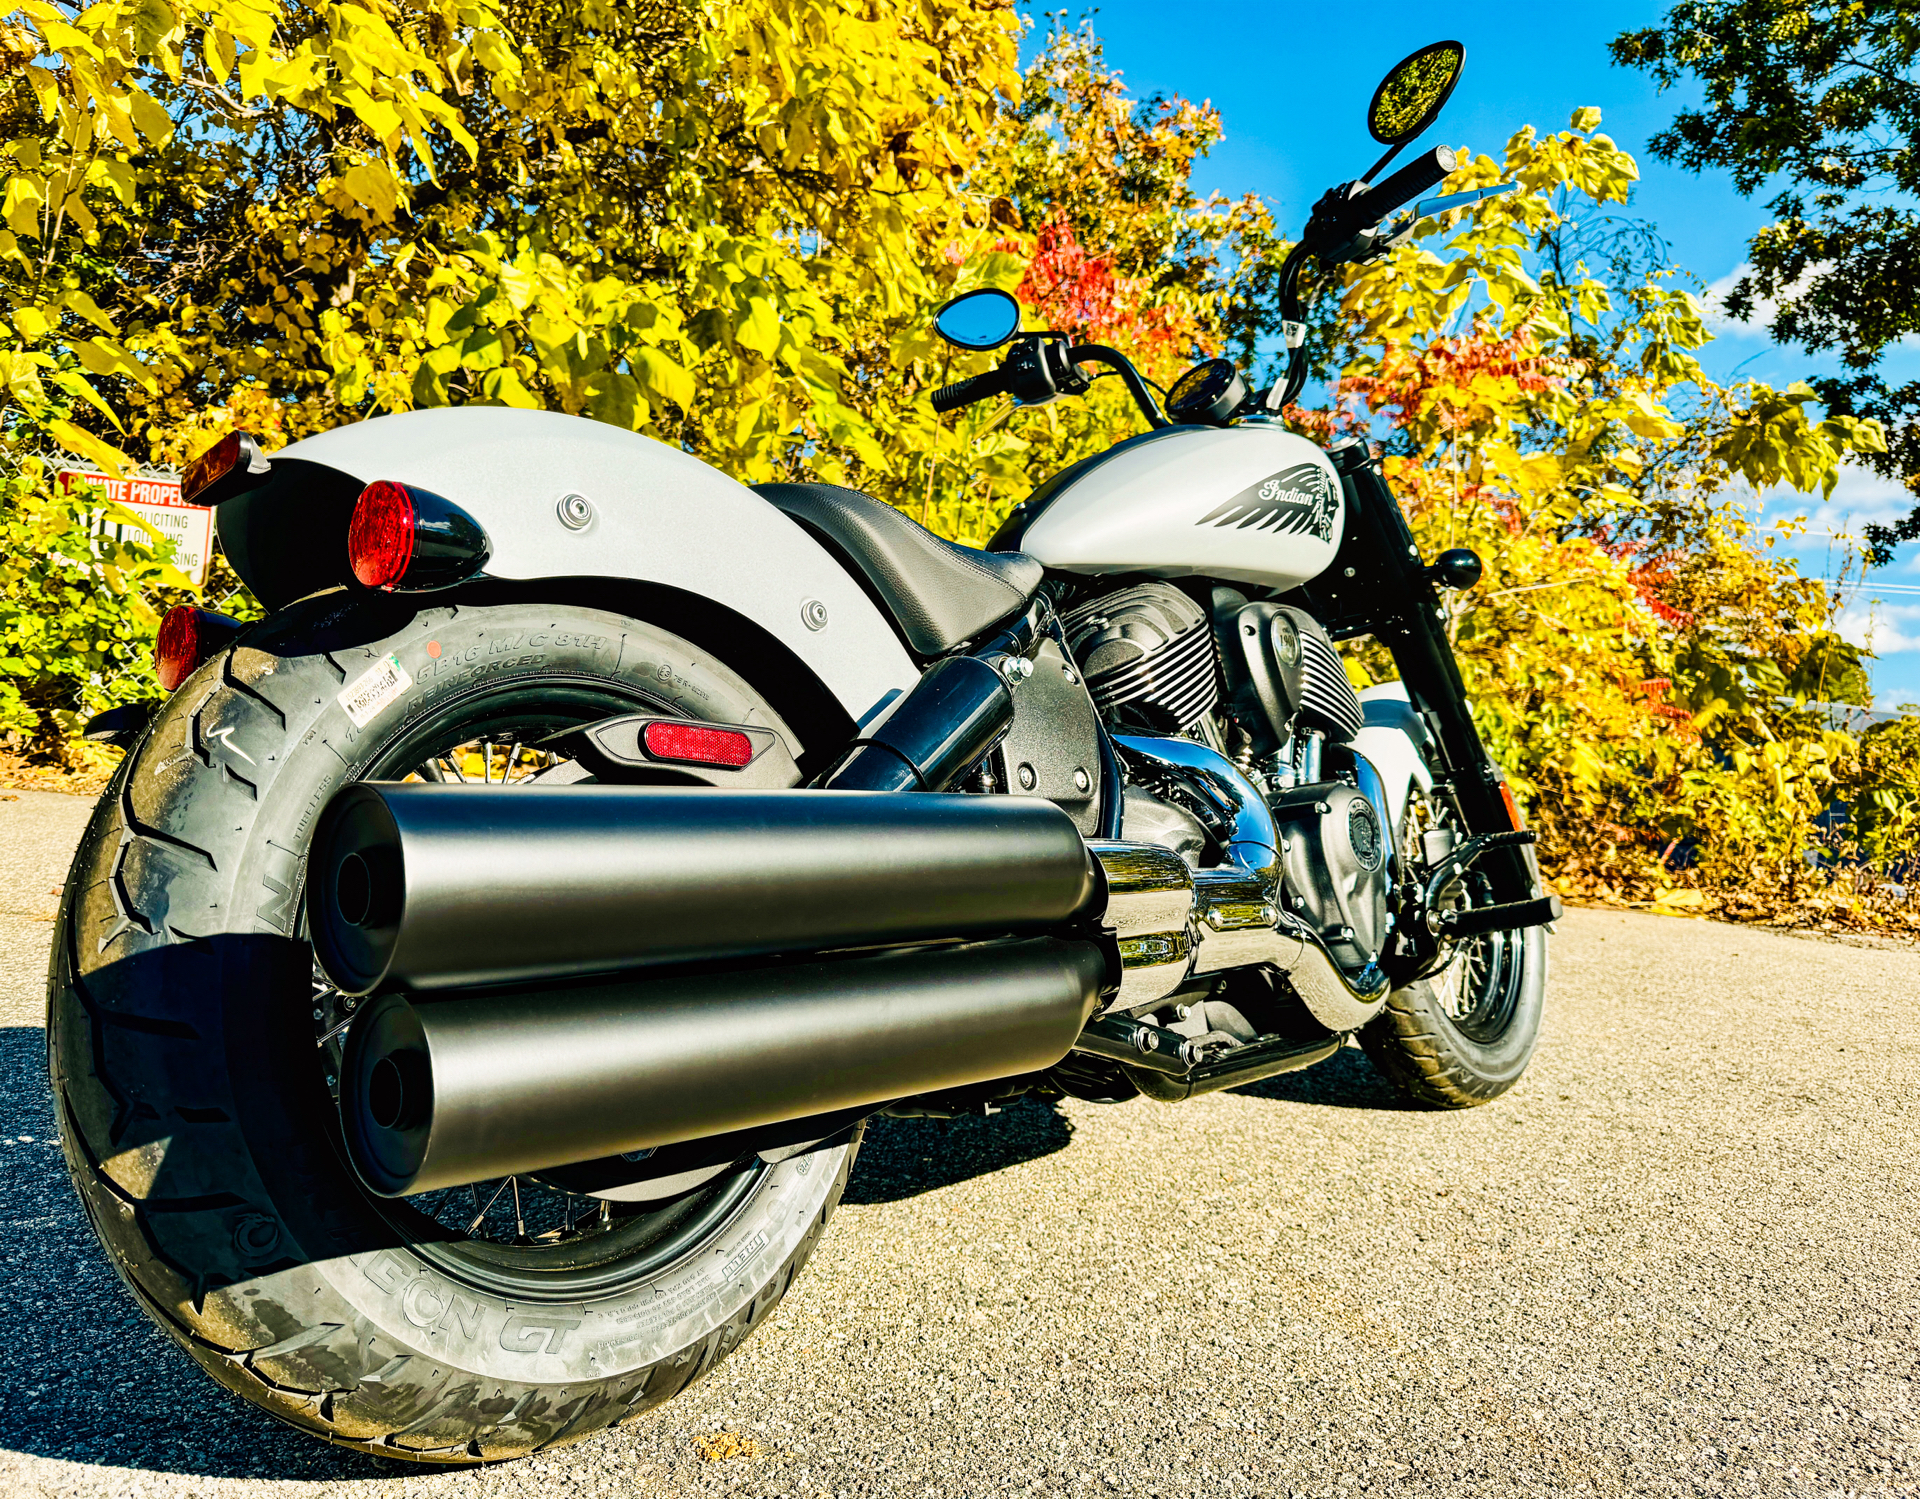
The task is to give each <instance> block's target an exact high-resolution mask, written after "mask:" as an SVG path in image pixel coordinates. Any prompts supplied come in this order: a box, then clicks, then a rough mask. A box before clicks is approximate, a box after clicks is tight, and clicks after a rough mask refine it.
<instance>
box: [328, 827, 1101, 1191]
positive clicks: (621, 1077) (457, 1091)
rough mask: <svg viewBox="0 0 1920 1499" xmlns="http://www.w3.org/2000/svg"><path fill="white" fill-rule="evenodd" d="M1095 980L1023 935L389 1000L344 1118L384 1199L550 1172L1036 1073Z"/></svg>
mask: <svg viewBox="0 0 1920 1499" xmlns="http://www.w3.org/2000/svg"><path fill="white" fill-rule="evenodd" d="M521 794H522V795H524V793H521ZM696 795H697V796H698V797H700V798H702V799H705V798H709V797H713V796H714V795H716V793H712V792H702V793H697V794H696ZM911 799H912V800H916V801H944V800H946V798H943V797H926V796H923V797H914V798H911ZM956 800H957V798H956ZM983 800H984V798H983ZM1068 826H1069V827H1071V824H1068ZM1106 981H1107V957H1106V954H1105V953H1104V952H1103V951H1102V949H1101V947H1100V946H1099V945H1098V944H1096V943H1093V942H1080V941H1065V940H1060V939H1056V938H1029V939H1025V940H1002V941H997V942H981V943H972V944H967V945H962V946H953V947H923V948H917V949H910V950H904V951H901V950H895V951H891V952H882V953H868V954H861V955H857V956H852V957H844V958H838V959H828V960H816V961H813V962H806V963H781V964H765V965H761V966H757V967H754V968H750V969H735V970H732V971H727V972H720V973H711V972H709V973H683V974H676V975H672V976H667V977H657V978H645V979H631V978H628V979H616V980H612V981H602V982H600V983H596V984H592V985H580V986H575V987H571V988H566V989H560V990H554V989H547V990H543V991H541V992H537V993H502V992H494V993H489V994H483V995H479V996H455V997H447V998H443V999H437V1000H433V1001H429V1002H425V1003H418V1004H415V1003H410V1002H408V1001H407V1000H405V999H403V998H402V997H400V996H399V995H392V994H390V995H387V996H385V997H384V998H382V999H380V1000H379V1001H377V1002H376V1003H375V1004H374V1005H373V1006H371V1007H370V1009H369V1011H368V1013H366V1014H365V1015H363V1016H362V1017H361V1018H360V1019H359V1021H358V1022H357V1023H356V1024H355V1025H354V1028H353V1030H352V1032H351V1035H350V1038H349V1041H348V1045H347V1053H346V1065H345V1068H344V1070H343V1073H342V1076H341V1088H340V1114H341V1122H342V1124H343V1126H344V1132H345V1135H346V1141H347V1147H348V1150H349V1152H350V1153H351V1155H352V1157H353V1162H354V1165H355V1167H356V1168H357V1169H358V1170H359V1172H360V1175H361V1178H362V1179H363V1180H364V1181H365V1182H366V1183H367V1185H368V1186H369V1187H371V1188H372V1189H373V1190H374V1191H375V1192H378V1193H381V1194H382V1195H384V1196H389V1197H397V1196H401V1195H404V1194H406V1193H409V1192H424V1191H428V1190H431V1189H433V1188H436V1187H450V1186H459V1185H461V1184H462V1183H465V1182H473V1181H482V1180H485V1179H487V1178H490V1177H497V1176H507V1175H511V1174H514V1173H520V1172H533V1171H543V1170H551V1169H553V1168H556V1167H560V1166H566V1165H571V1164H573V1163H575V1162H578V1161H588V1160H596V1159H599V1158H601V1157H603V1156H613V1155H619V1154H622V1153H624V1152H626V1151H632V1150H641V1149H644V1148H647V1147H649V1146H658V1145H671V1144H675V1143H677V1142H679V1141H683V1140H693V1139H701V1138H705V1137H707V1136H709V1135H717V1134H723V1133H726V1132H728V1131H732V1130H739V1129H748V1128H752V1127H755V1126H760V1125H770V1124H779V1123H783V1122H785V1121H787V1120H791V1119H802V1118H809V1117H812V1116H814V1115H818V1114H827V1113H830V1112H832V1111H834V1110H836V1109H846V1108H852V1107H860V1106H865V1105H870V1104H880V1103H885V1102H888V1101H890V1100H892V1099H895V1098H901V1097H905V1096H907V1095H909V1094H915V1093H925V1092H932V1091H935V1090H938V1089H942V1088H953V1087H960V1086H963V1085H965V1084H967V1083H978V1082H986V1081H988V1080H989V1079H993V1078H1001V1077H1011V1076H1014V1075H1016V1074H1019V1073H1023V1072H1032V1071H1037V1070H1039V1069H1041V1068H1044V1067H1050V1066H1052V1065H1053V1064H1054V1063H1055V1062H1058V1061H1059V1060H1060V1059H1061V1058H1062V1057H1063V1056H1065V1055H1066V1053H1067V1049H1068V1048H1069V1047H1070V1046H1072V1044H1073V1042H1074V1039H1075V1037H1077V1036H1078V1035H1079V1033H1080V1029H1081V1027H1082V1025H1084V1024H1085V1022H1086V1020H1087V1017H1088V1016H1089V1015H1091V1014H1092V1012H1093V1010H1094V1008H1095V1006H1096V1004H1097V1002H1098V996H1099V994H1100V991H1101V988H1102V987H1103V985H1104V984H1105V983H1106Z"/></svg>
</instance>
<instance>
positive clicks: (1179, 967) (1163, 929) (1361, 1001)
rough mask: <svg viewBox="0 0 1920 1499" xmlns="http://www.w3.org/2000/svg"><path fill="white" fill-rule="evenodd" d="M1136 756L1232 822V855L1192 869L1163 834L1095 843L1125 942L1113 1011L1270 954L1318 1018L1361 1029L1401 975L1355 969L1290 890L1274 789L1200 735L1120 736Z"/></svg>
mask: <svg viewBox="0 0 1920 1499" xmlns="http://www.w3.org/2000/svg"><path fill="white" fill-rule="evenodd" d="M1114 742H1115V743H1116V744H1117V745H1118V746H1119V747H1120V748H1122V749H1123V750H1124V751H1125V752H1126V753H1127V754H1128V756H1129V757H1131V758H1134V759H1136V760H1141V761H1145V762H1147V763H1149V764H1151V765H1152V766H1153V768H1154V770H1155V771H1156V772H1157V773H1159V774H1161V775H1164V776H1166V777H1167V778H1168V779H1169V780H1172V781H1175V782H1177V783H1178V784H1179V785H1180V786H1181V787H1182V788H1183V789H1184V790H1185V791H1186V792H1188V793H1189V794H1190V795H1191V796H1192V797H1193V798H1194V799H1195V800H1196V801H1198V802H1199V803H1200V804H1201V805H1203V806H1205V807H1207V808H1208V809H1209V811H1210V813H1211V814H1212V820H1213V821H1214V822H1215V823H1216V825H1217V826H1218V827H1219V828H1221V829H1222V830H1224V833H1225V836H1224V837H1223V838H1222V840H1221V841H1222V842H1223V843H1224V844H1225V846H1226V851H1227V860H1228V862H1226V863H1224V864H1221V865H1218V866H1217V867H1215V868H1212V869H1199V870H1196V869H1191V868H1189V867H1188V865H1187V863H1186V861H1185V860H1184V859H1182V858H1181V857H1180V856H1179V855H1178V854H1176V853H1174V852H1173V851H1172V850H1171V849H1166V848H1162V847H1160V846H1159V845H1158V844H1145V843H1123V842H1105V841H1102V842H1092V843H1089V845H1088V847H1089V848H1090V849H1091V850H1092V852H1093V855H1094V858H1095V859H1096V860H1097V861H1098V862H1099V864H1100V867H1101V869H1102V870H1103V871H1104V872H1105V874H1106V882H1107V910H1106V924H1107V925H1108V926H1110V927H1111V928H1112V929H1113V931H1114V934H1115V936H1116V938H1117V940H1118V942H1119V946H1120V962H1121V978H1120V988H1119V992H1118V993H1117V994H1115V996H1114V997H1113V1000H1112V1002H1111V1003H1110V1004H1109V1005H1108V1007H1107V1013H1109V1014H1117V1013H1130V1012H1137V1011H1140V1010H1143V1009H1146V1008H1147V1007H1149V1006H1150V1005H1152V1004H1153V1002H1154V1001H1156V1000H1160V999H1165V998H1167V997H1168V996H1169V995H1172V994H1174V993H1175V992H1176V991H1178V990H1179V989H1180V988H1181V987H1182V986H1183V985H1184V984H1186V983H1187V982H1188V980H1190V979H1192V978H1195V977H1198V976H1200V975H1203V974H1209V973H1219V972H1222V971H1224V970H1226V969H1229V968H1241V967H1245V966H1248V965H1250V964H1260V963H1267V964H1271V965H1272V966H1273V967H1275V968H1277V969H1279V970H1280V971H1281V972H1283V973H1285V974H1286V975H1287V978H1288V980H1289V981H1290V982H1291V983H1292V985H1293V987H1294V989H1295V990H1296V991H1297V992H1298V994H1299V995H1300V998H1301V1000H1302V1001H1303V1002H1304V1003H1305V1005H1306V1007H1307V1010H1308V1012H1309V1013H1311V1014H1312V1016H1313V1018H1314V1019H1315V1020H1317V1021H1318V1022H1319V1023H1320V1024H1321V1025H1323V1026H1325V1027H1326V1028H1327V1029H1328V1030H1330V1031H1351V1030H1358V1029H1359V1028H1360V1027H1361V1026H1363V1025H1365V1024H1366V1023H1367V1022H1368V1021H1369V1020H1371V1019H1373V1017H1374V1016H1375V1015H1377V1014H1379V1013H1380V1010H1381V1007H1382V1006H1383V1005H1385V1004H1386V1001H1387V993H1388V990H1389V988H1390V987H1391V985H1390V984H1389V982H1388V980H1387V977H1386V975H1385V974H1383V973H1381V972H1380V970H1379V968H1378V967H1373V968H1371V969H1368V970H1366V971H1364V972H1363V973H1362V974H1361V975H1360V976H1359V977H1358V978H1349V977H1348V975H1347V974H1346V972H1345V971H1344V970H1342V968H1341V967H1340V965H1339V964H1338V963H1336V962H1335V961H1334V959H1333V957H1332V955H1331V954H1330V953H1329V952H1328V950H1327V945H1326V943H1325V941H1324V940H1323V939H1322V938H1321V936H1320V934H1319V933H1318V932H1316V931H1314V930H1313V928H1312V927H1311V926H1309V925H1308V924H1307V923H1306V922H1305V921H1303V920H1301V919H1300V917H1299V916H1297V915H1295V914H1294V913H1293V912H1291V911H1288V910H1287V909H1286V906H1285V904H1284V902H1283V901H1282V899H1281V865H1280V838H1279V834H1278V831H1277V829H1276V826H1275V822H1274V816H1273V813H1272V811H1271V810H1270V809H1269V808H1268V806H1267V804H1266V801H1265V799H1264V798H1263V797H1262V796H1261V795H1260V793H1259V791H1258V790H1257V789H1256V788H1255V787H1254V785H1253V783H1252V782H1251V781H1249V780H1248V779H1247V778H1246V777H1245V776H1244V775H1242V774H1241V773H1240V771H1239V770H1238V769H1237V768H1235V766H1234V764H1233V762H1232V761H1230V760H1228V759H1227V758H1226V756H1224V755H1222V754H1220V753H1219V752H1218V751H1217V750H1213V749H1210V748H1208V747H1207V746H1206V745H1204V744H1198V743H1196V742H1195V741H1193V740H1191V739H1151V738H1145V737H1137V736H1131V735H1128V736H1121V737H1118V738H1116V739H1115V741H1114Z"/></svg>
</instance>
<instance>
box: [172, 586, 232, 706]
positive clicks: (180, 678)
mask: <svg viewBox="0 0 1920 1499" xmlns="http://www.w3.org/2000/svg"><path fill="white" fill-rule="evenodd" d="M240 628H241V625H240V621H239V620H237V619H229V618H228V617H227V616H226V615H224V614H215V613H214V612H213V611H212V610H211V609H196V608H194V606H193V605H192V604H180V605H177V606H175V607H174V608H172V609H169V610H168V611H167V613H166V617H165V618H164V619H162V620H161V621H160V634H159V637H158V638H157V639H156V640H155V641H154V643H153V669H154V674H155V675H156V676H158V677H159V678H160V685H161V686H162V687H164V688H166V690H167V691H168V692H172V691H173V690H174V689H175V688H177V687H178V686H179V685H180V684H181V683H182V682H184V681H186V679H187V678H188V677H190V676H192V675H193V673H194V671H195V670H196V669H197V668H198V667H199V665H200V663H201V662H202V661H205V660H206V659H207V658H208V657H209V656H211V655H213V654H214V653H215V652H217V651H218V650H219V649H220V648H221V647H222V646H224V645H225V644H226V643H227V642H228V641H229V640H231V639H232V638H233V637H234V636H235V635H236V634H237V633H239V631H240Z"/></svg>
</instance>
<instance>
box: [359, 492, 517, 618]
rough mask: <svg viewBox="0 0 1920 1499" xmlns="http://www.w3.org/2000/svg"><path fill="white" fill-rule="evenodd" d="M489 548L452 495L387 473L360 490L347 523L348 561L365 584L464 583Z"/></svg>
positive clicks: (415, 587)
mask: <svg viewBox="0 0 1920 1499" xmlns="http://www.w3.org/2000/svg"><path fill="white" fill-rule="evenodd" d="M492 549H493V547H492V543H491V542H490V541H488V539H487V533H486V532H485V531H484V530H483V529H482V528H481V526H480V523H479V522H478V521H477V520H475V519H474V518H473V517H472V516H470V515H468V514H467V513H466V511H464V510H462V509H461V508H460V507H459V506H458V505H456V504H454V503H453V501H451V500H446V499H442V498H441V497H440V496H439V495H437V494H434V493H432V492H431V491H430V490H425V489H416V488H414V487H413V486H412V485H410V484H396V483H395V482H394V481H393V480H391V479H376V480H375V481H374V482H373V483H371V484H369V485H368V486H367V487H366V488H365V489H363V490H361V491H360V498H359V500H358V501H357V502H356V503H355V504H354V507H353V519H352V520H351V521H350V522H349V523H348V525H347V564H348V566H350V567H351V568H352V569H353V575H354V577H355V578H357V579H359V580H360V582H361V584H362V585H363V586H365V587H367V588H385V589H390V590H398V591H401V592H405V593H414V592H419V591H423V590H427V589H433V588H448V587H451V586H452V585H453V584H455V583H463V582H465V581H466V580H467V579H468V578H471V577H472V576H473V575H474V574H475V573H477V572H479V571H480V569H481V568H483V567H485V566H486V563H487V556H488V553H489V552H491V551H492Z"/></svg>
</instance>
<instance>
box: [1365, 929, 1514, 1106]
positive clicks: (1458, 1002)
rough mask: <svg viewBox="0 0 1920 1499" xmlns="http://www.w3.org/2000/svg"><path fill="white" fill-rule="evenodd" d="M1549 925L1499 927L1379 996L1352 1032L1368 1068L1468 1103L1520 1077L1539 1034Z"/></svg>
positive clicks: (1432, 1102) (1434, 1101)
mask: <svg viewBox="0 0 1920 1499" xmlns="http://www.w3.org/2000/svg"><path fill="white" fill-rule="evenodd" d="M1546 989H1547V932H1546V929H1545V928H1544V927H1531V928H1529V929H1528V930H1526V931H1524V932H1497V933H1492V934H1489V935H1488V936H1486V937H1482V938H1479V939H1476V940H1475V941H1473V942H1469V943H1464V944H1462V947H1461V951H1460V952H1459V953H1458V954H1457V955H1456V956H1455V957H1454V960H1453V962H1452V963H1451V964H1449V965H1448V967H1447V968H1446V969H1445V970H1443V971H1442V972H1441V973H1439V974H1436V975H1435V976H1434V977H1433V978H1431V979H1419V980H1416V981H1415V982H1413V983H1411V984H1408V985H1407V986H1406V987H1405V988H1401V989H1396V990H1394V991H1393V993H1392V994H1390V995H1389V996H1388V997H1387V1004H1386V1008H1385V1009H1383V1010H1381V1012H1380V1013H1379V1014H1378V1015H1376V1016H1375V1017H1374V1018H1373V1020H1371V1021H1370V1022H1369V1023H1368V1024H1367V1025H1366V1026H1365V1027H1364V1028H1363V1029H1362V1030H1361V1032H1360V1045H1361V1046H1362V1048H1364V1049H1365V1051H1366V1053H1367V1057H1368V1059H1369V1060H1370V1061H1372V1063H1373V1065H1374V1067H1375V1068H1376V1069H1378V1070H1379V1072H1380V1073H1381V1074H1382V1075H1383V1076H1384V1077H1386V1078H1387V1079H1388V1080H1389V1081H1391V1082H1393V1083H1395V1084H1397V1085H1398V1086H1399V1087H1400V1089H1401V1090H1402V1091H1403V1092H1405V1093H1406V1094H1407V1095H1408V1096H1409V1097H1411V1098H1413V1099H1414V1100H1416V1101H1417V1102H1419V1103H1423V1104H1425V1105H1427V1106H1428V1107H1429V1108H1435V1109H1467V1108H1472V1107H1474V1106H1475V1105H1476V1104H1483V1103H1487V1102H1490V1101H1491V1100H1493V1099H1495V1098H1498V1097H1499V1096H1500V1095H1501V1094H1502V1093H1504V1092H1506V1091H1507V1089H1509V1088H1511V1087H1512V1086H1513V1085H1514V1084H1515V1083H1517V1082H1519V1081H1520V1075H1521V1074H1522V1073H1523V1072H1525V1071H1526V1070H1527V1064H1528V1063H1529V1062H1530V1061H1531V1060H1532V1059H1533V1051H1534V1047H1535V1045H1536V1044H1537V1043H1538V1041H1539V1038H1540V1016H1541V1012H1542V1010H1543V1009H1544V1008H1545V1001H1546Z"/></svg>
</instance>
